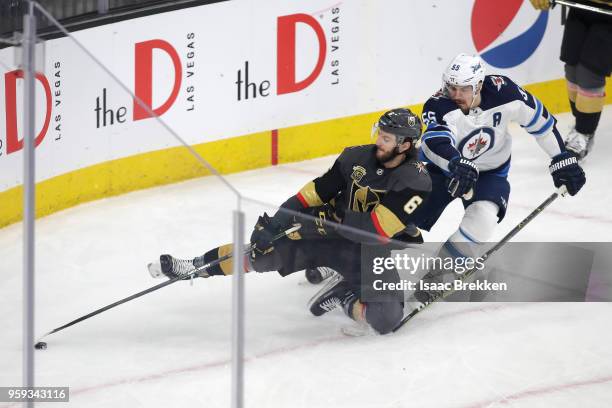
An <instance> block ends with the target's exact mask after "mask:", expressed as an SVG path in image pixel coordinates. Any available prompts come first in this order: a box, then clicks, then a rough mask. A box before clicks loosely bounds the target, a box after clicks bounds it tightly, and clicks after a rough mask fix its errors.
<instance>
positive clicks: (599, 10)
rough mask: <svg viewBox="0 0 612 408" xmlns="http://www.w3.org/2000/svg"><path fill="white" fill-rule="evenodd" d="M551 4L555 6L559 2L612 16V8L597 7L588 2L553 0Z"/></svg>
mask: <svg viewBox="0 0 612 408" xmlns="http://www.w3.org/2000/svg"><path fill="white" fill-rule="evenodd" d="M550 4H551V6H553V7H554V6H556V5H557V4H561V5H562V6H566V7H574V8H577V9H580V10H587V11H592V12H593V13H599V14H607V15H609V16H612V10H609V9H605V8H601V7H596V6H589V5H587V4H581V3H576V2H575V1H568V0H551V2H550Z"/></svg>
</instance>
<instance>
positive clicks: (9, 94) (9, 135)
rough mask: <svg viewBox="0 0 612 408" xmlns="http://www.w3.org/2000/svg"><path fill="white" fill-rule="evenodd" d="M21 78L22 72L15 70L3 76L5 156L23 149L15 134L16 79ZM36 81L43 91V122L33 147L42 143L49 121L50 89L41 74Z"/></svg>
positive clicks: (37, 75)
mask: <svg viewBox="0 0 612 408" xmlns="http://www.w3.org/2000/svg"><path fill="white" fill-rule="evenodd" d="M19 78H23V71H22V70H16V71H11V72H7V73H6V74H4V83H5V84H6V86H5V88H4V97H5V103H6V154H7V155H8V154H11V153H14V152H16V151H19V150H21V149H22V148H23V139H22V140H19V135H18V134H17V79H19ZM36 79H37V80H38V81H39V82H40V83H41V84H42V86H43V88H44V89H45V107H46V112H45V122H44V124H43V127H42V130H41V131H40V133H39V134H38V136H36V139H34V146H35V147H36V146H38V145H39V144H40V142H42V141H43V139H44V138H45V135H46V134H47V129H49V122H50V120H51V87H50V86H49V81H47V78H46V77H45V76H44V75H43V74H41V73H37V74H36Z"/></svg>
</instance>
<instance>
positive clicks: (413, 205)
mask: <svg viewBox="0 0 612 408" xmlns="http://www.w3.org/2000/svg"><path fill="white" fill-rule="evenodd" d="M422 202H423V199H422V198H421V196H418V195H415V196H413V197H412V198H411V199H410V200H408V202H407V203H406V205H405V206H404V211H406V214H412V213H413V212H414V210H416V209H417V207H418V206H419V205H420V204H421V203H422Z"/></svg>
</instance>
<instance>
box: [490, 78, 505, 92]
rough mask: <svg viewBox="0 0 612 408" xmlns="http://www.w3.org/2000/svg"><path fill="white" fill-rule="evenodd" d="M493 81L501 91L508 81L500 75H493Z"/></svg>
mask: <svg viewBox="0 0 612 408" xmlns="http://www.w3.org/2000/svg"><path fill="white" fill-rule="evenodd" d="M491 82H493V85H495V86H496V87H497V90H498V91H501V87H502V86H503V85H506V81H504V78H502V77H500V76H491Z"/></svg>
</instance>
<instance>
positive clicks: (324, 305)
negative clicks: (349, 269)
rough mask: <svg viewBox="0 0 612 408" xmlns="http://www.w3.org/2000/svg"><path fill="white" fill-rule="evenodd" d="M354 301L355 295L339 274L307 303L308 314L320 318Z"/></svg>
mask: <svg viewBox="0 0 612 408" xmlns="http://www.w3.org/2000/svg"><path fill="white" fill-rule="evenodd" d="M354 299H355V294H354V293H353V291H352V290H351V288H350V285H349V284H348V282H346V281H345V280H344V279H343V278H342V276H341V275H340V274H335V275H334V276H333V277H332V278H331V280H330V281H329V282H328V284H327V285H325V286H324V287H323V288H322V289H321V290H320V291H319V292H318V293H317V294H316V295H314V296H313V298H312V299H310V302H308V309H309V310H310V313H312V314H313V315H315V316H321V315H323V314H325V313H327V312H330V311H332V310H334V309H335V308H336V307H338V306H344V304H346V303H347V302H350V301H352V300H354Z"/></svg>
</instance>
